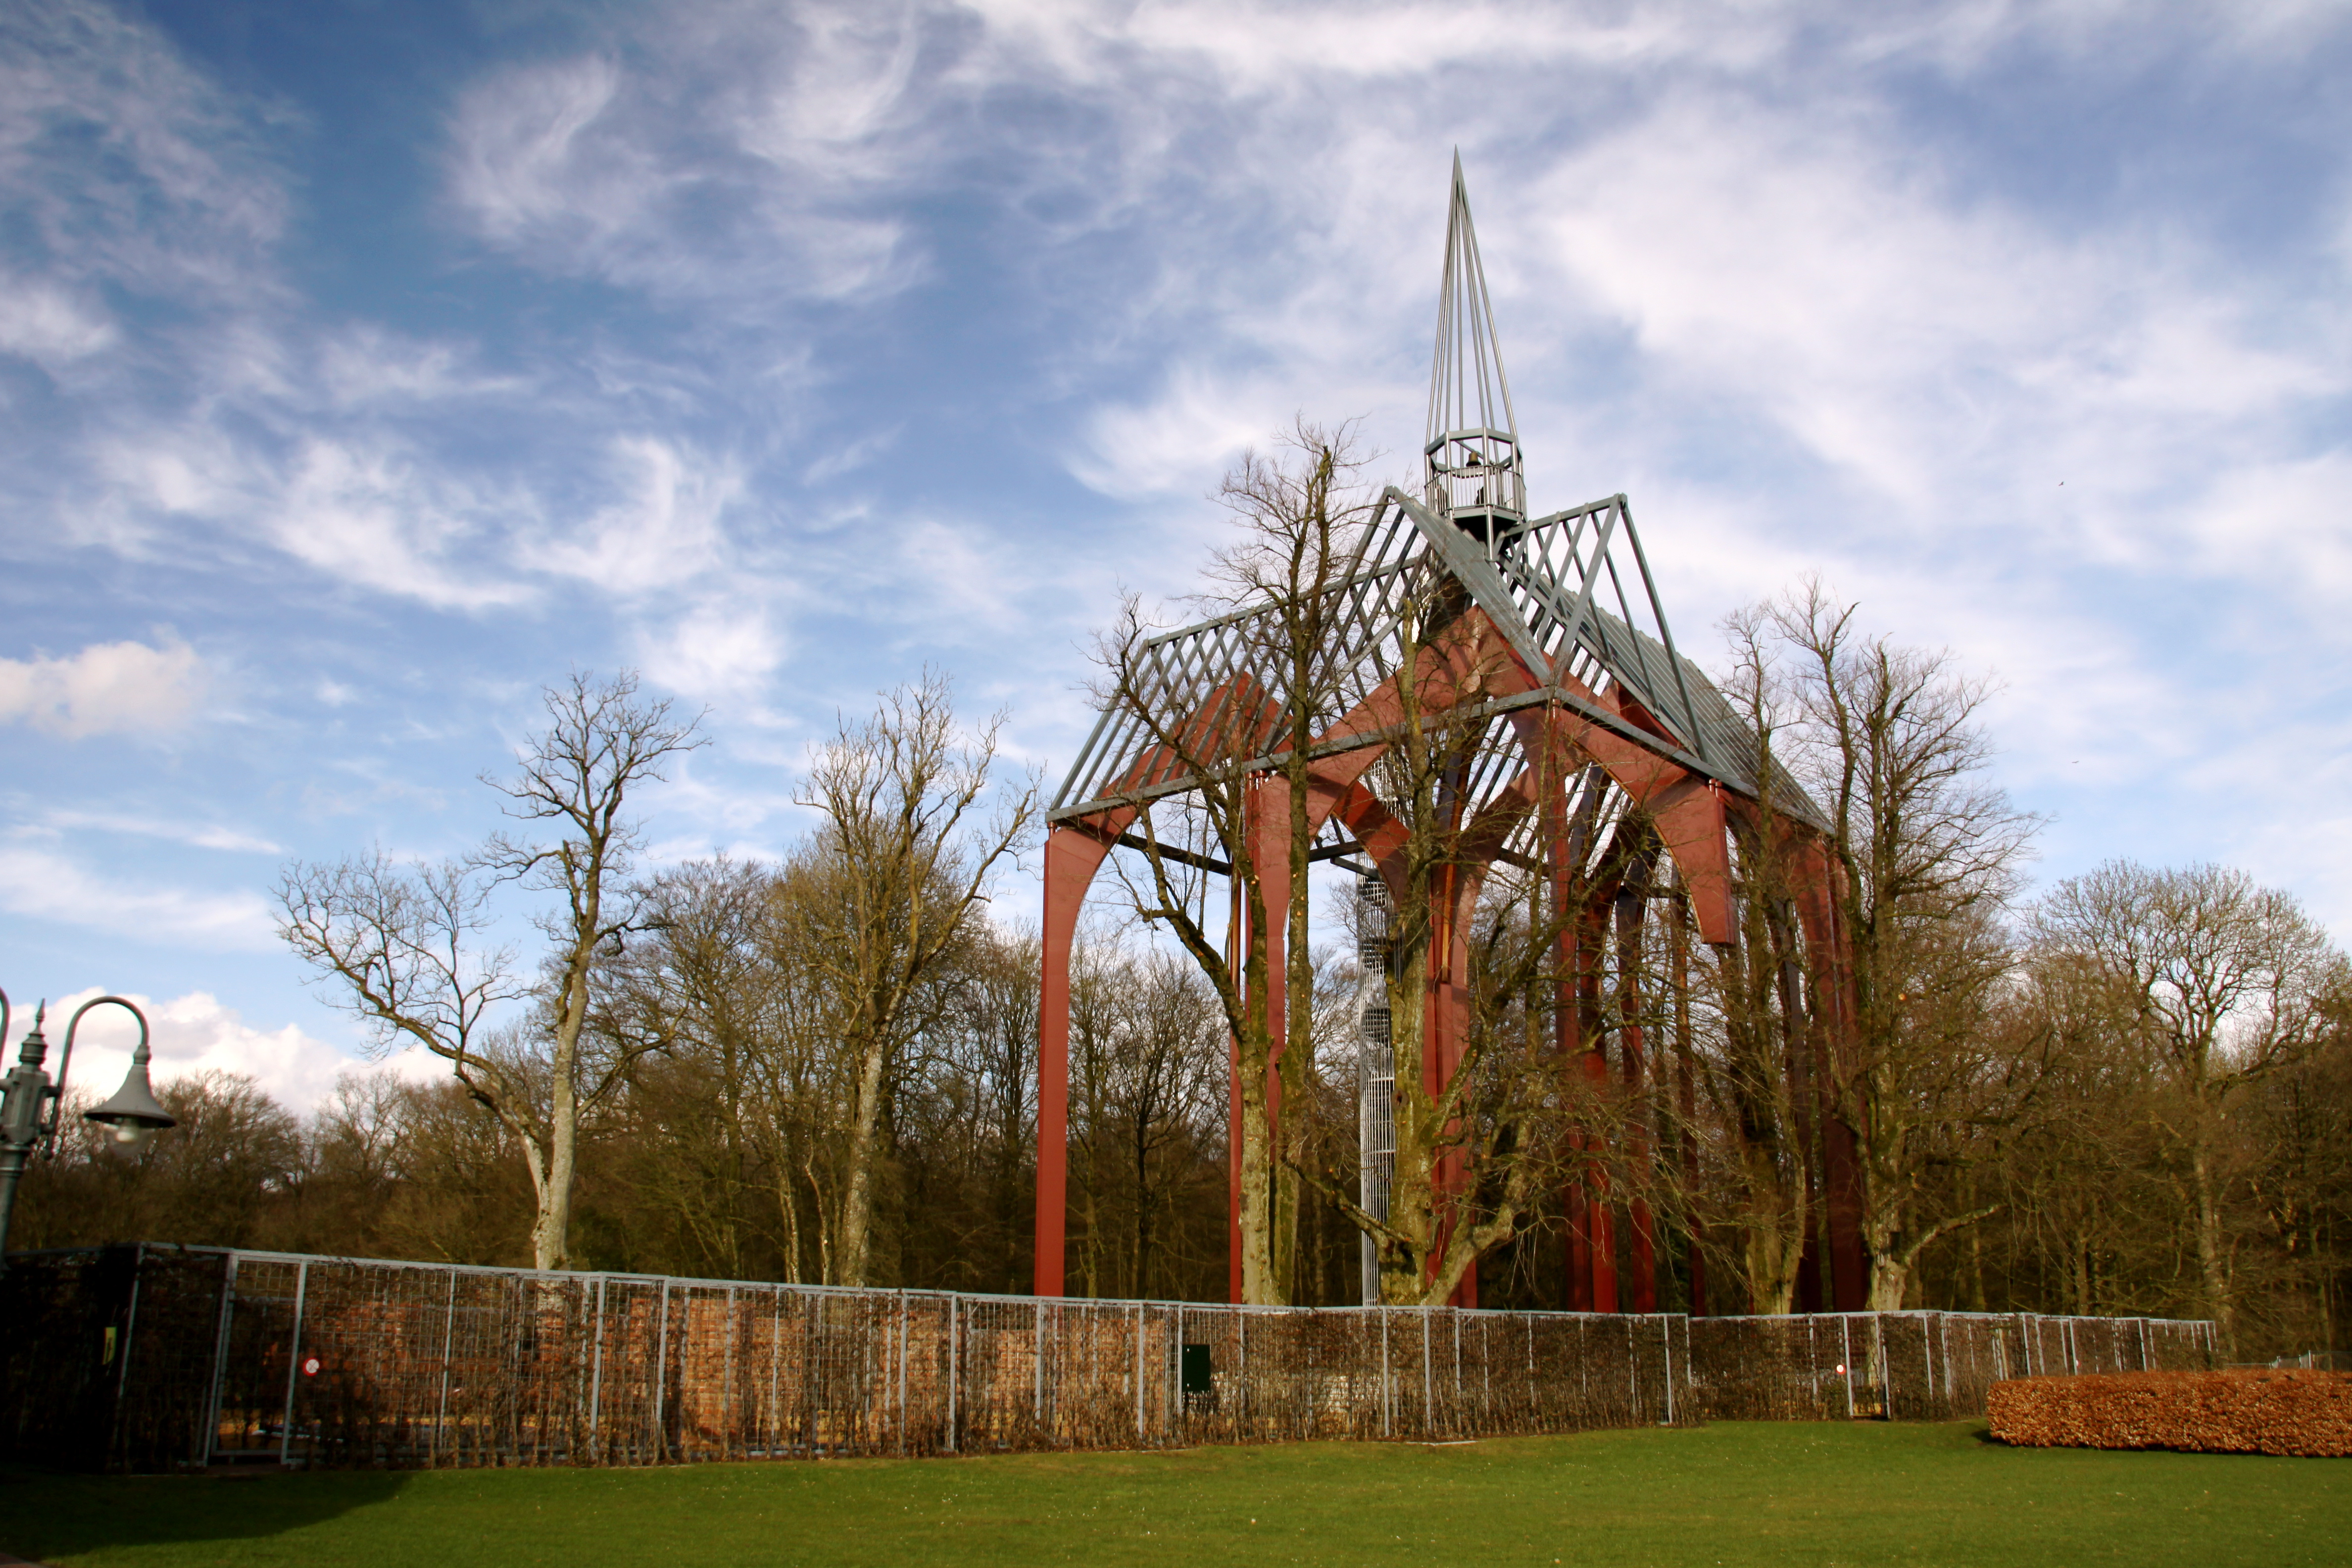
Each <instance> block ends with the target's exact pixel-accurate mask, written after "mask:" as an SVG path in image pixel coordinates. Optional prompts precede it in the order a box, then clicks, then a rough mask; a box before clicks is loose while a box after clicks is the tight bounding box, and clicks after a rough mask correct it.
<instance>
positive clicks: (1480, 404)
mask: <svg viewBox="0 0 2352 1568" xmlns="http://www.w3.org/2000/svg"><path fill="white" fill-rule="evenodd" d="M1422 458H1423V464H1424V466H1425V474H1426V478H1425V481H1424V493H1425V494H1426V496H1427V500H1428V504H1429V509H1430V510H1432V511H1434V512H1436V513H1438V514H1439V515H1440V516H1442V517H1446V518H1450V519H1451V520H1452V521H1453V522H1454V526H1456V527H1457V528H1460V529H1462V530H1463V531H1465V532H1467V533H1470V534H1472V535H1475V537H1477V538H1478V539H1481V540H1484V541H1487V542H1494V541H1495V540H1496V537H1497V536H1498V535H1499V534H1501V533H1504V532H1507V531H1510V530H1512V529H1513V528H1514V527H1516V526H1517V524H1519V523H1521V522H1523V521H1525V520H1526V518H1527V515H1528V487H1527V475H1526V471H1525V469H1524V468H1522V467H1521V465H1520V460H1519V427H1518V421H1517V418H1516V417H1515V416H1514V415H1513V414H1512V411H1511V383H1510V380H1509V378H1508V377H1507V376H1506V375H1505V374H1503V352H1502V349H1501V348H1500V347H1499V346H1498V345H1497V343H1496V338H1495V306H1494V301H1493V300H1491V299H1489V298H1488V296H1487V293H1486V268H1485V267H1484V266H1483V265H1482V264H1481V263H1480V261H1479V259H1478V233H1477V230H1476V229H1475V227H1473V226H1472V225H1471V222H1470V194H1469V189H1468V187H1467V186H1466V185H1465V184H1464V182H1463V178H1462V154H1461V153H1455V154H1454V200H1453V205H1452V208H1451V210H1450V211H1449V212H1448V214H1447V216H1446V220H1445V270H1444V281H1443V283H1442V284H1441V286H1440V289H1439V292H1438V299H1437V346H1436V351H1435V353H1433V355H1432V356H1431V361H1430V372H1429V427H1428V432H1427V438H1426V440H1425V441H1424V443H1423V447H1422Z"/></svg>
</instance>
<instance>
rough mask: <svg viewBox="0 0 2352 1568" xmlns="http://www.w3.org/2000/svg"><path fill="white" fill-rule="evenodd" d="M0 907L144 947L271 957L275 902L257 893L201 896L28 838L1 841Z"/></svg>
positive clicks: (196, 892) (233, 892)
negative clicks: (171, 945)
mask: <svg viewBox="0 0 2352 1568" xmlns="http://www.w3.org/2000/svg"><path fill="white" fill-rule="evenodd" d="M0 909H5V910H8V911H9V912H10V913H12V914H18V915H27V916H32V917H34V918H37V919H39V920H44V921H61V922H63V923H65V924H67V925H70V926H79V927H83V928H86V929H89V930H92V931H106V932H110V933H112V934H114V935H116V936H127V937H133V938H136V939H137V940H139V941H141V942H182V943H186V944H187V945H189V946H191V947H194V948H196V949H199V950H209V951H218V950H225V949H226V950H233V951H243V952H270V951H274V950H275V948H276V946H277V930H276V925H275V922H274V921H273V918H272V916H271V914H270V910H269V904H268V900H266V899H264V898H263V897H262V896H261V895H260V894H259V893H257V892H252V891H200V890H194V889H180V888H172V887H165V886H158V885H156V883H155V882H153V881H152V879H147V878H143V877H142V878H140V879H135V880H133V879H121V878H115V877H109V876H104V875H101V874H99V873H97V872H93V871H91V870H90V869H89V868H87V867H85V866H83V865H81V864H80V863H79V862H78V861H74V860H70V859H68V858H66V857H65V856H63V855H59V854H58V853H56V852H54V851H52V850H48V849H44V848H39V847H34V846H30V845H27V844H25V843H23V842H21V841H18V842H15V843H9V842H5V841H0Z"/></svg>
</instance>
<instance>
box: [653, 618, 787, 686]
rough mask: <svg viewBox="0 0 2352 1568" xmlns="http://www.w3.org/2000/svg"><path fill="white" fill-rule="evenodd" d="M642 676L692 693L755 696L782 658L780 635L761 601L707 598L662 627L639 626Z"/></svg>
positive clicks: (658, 683) (782, 641)
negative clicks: (648, 628) (645, 627)
mask: <svg viewBox="0 0 2352 1568" xmlns="http://www.w3.org/2000/svg"><path fill="white" fill-rule="evenodd" d="M637 648H638V655H637V658H638V663H639V664H640V665H641V666H642V667H643V668H644V670H645V672H646V678H647V679H650V680H652V681H654V682H655V683H656V684H657V685H661V686H666V687H667V688H669V689H671V690H673V691H678V692H683V693H685V694H686V695H688V696H689V697H694V698H724V697H732V698H739V699H740V698H757V697H758V696H759V695H760V694H761V691H762V690H763V689H765V687H766V685H767V680H768V677H769V676H770V675H772V674H773V673H774V672H775V669H776V668H777V667H778V666H779V665H781V664H782V663H783V661H784V640H783V638H782V636H781V635H779V634H778V632H777V631H776V629H775V627H774V626H772V624H771V623H770V621H769V617H768V611H767V608H766V606H765V605H758V604H749V603H740V602H730V601H727V600H721V599H712V600H708V601H705V602H704V603H701V604H699V605H696V606H695V607H694V608H693V609H691V610H689V611H688V612H687V613H686V614H684V615H682V616H679V617H678V618H677V620H676V621H674V622H672V623H671V624H670V626H668V628H667V630H665V631H659V632H656V631H651V630H646V631H641V632H640V633H639V634H638V639H637Z"/></svg>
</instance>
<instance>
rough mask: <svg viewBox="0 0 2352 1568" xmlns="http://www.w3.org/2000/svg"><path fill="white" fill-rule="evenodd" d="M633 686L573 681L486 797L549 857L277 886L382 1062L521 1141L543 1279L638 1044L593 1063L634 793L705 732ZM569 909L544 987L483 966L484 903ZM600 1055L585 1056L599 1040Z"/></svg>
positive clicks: (622, 926) (567, 1236)
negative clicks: (603, 1105)
mask: <svg viewBox="0 0 2352 1568" xmlns="http://www.w3.org/2000/svg"><path fill="white" fill-rule="evenodd" d="M637 684H638V683H637V678H636V676H635V674H633V673H630V672H627V671H624V672H622V673H621V674H619V675H616V676H614V677H613V678H612V679H609V680H600V679H596V678H595V677H593V676H590V675H587V674H584V673H580V672H575V673H574V674H573V675H572V678H571V679H569V680H568V681H567V682H565V683H564V684H563V685H562V686H557V687H551V688H549V689H547V692H546V705H547V714H548V720H549V723H548V727H547V729H546V730H545V731H542V732H541V733H540V734H537V735H534V736H532V737H531V738H530V740H529V741H527V742H525V744H524V746H523V748H522V751H521V752H520V754H519V757H518V761H519V763H520V771H519V772H518V773H516V774H515V775H514V776H513V777H511V778H507V779H498V778H490V777H488V776H486V777H485V779H484V782H485V783H487V784H490V785H491V787H493V788H495V789H497V790H498V791H499V793H501V794H503V795H506V796H507V798H508V800H509V805H508V807H507V810H508V813H509V815H510V816H516V817H519V818H520V819H522V820H523V821H525V822H534V823H548V824H551V825H553V826H554V828H555V837H554V838H553V839H552V841H542V840H540V839H537V838H535V837H514V836H510V835H505V834H500V835H497V836H494V837H491V838H490V839H489V840H488V842H487V843H486V844H485V845H484V847H482V848H481V849H480V850H478V851H477V852H476V853H475V854H474V855H472V856H471V857H468V858H466V859H463V860H457V861H452V862H447V863H445V864H441V865H437V866H414V867H411V866H403V865H399V864H397V863H395V862H394V861H393V860H391V859H390V858H388V857H386V856H384V855H383V854H382V853H381V852H378V853H377V854H375V855H374V856H372V857H370V858H364V859H356V860H346V861H342V862H340V863H337V864H333V865H312V864H296V865H293V866H289V868H287V870H286V872H285V873H284V875H283V876H282V877H281V879H280V880H279V886H278V906H279V910H280V916H281V918H280V921H279V924H278V934H279V935H280V936H282V937H283V938H284V939H285V940H286V942H288V943H289V945H291V946H292V947H293V948H294V950H295V952H298V953H299V954H300V955H301V957H302V958H303V959H304V960H305V961H306V962H307V963H310V965H311V967H312V968H313V969H315V970H316V971H318V973H319V974H320V977H321V978H329V979H331V980H333V981H336V982H339V983H340V990H341V996H340V1001H341V1005H343V1006H344V1007H346V1008H347V1009H348V1010H350V1011H352V1012H353V1013H355V1014H357V1015H358V1016H360V1017H361V1018H362V1019H363V1020H365V1021H366V1022H367V1023H368V1024H369V1025H370V1026H371V1027H372V1029H373V1033H374V1037H375V1042H376V1044H377V1046H378V1048H379V1049H383V1050H389V1049H392V1048H394V1047H398V1046H401V1045H404V1044H408V1043H411V1042H413V1043H415V1044H418V1045H421V1046H423V1047H425V1049H427V1050H429V1051H431V1052H433V1053H434V1054H435V1055H436V1056H438V1057H441V1058H444V1059H445V1060H446V1061H448V1062H449V1063H450V1064H451V1066H452V1068H454V1070H455V1072H456V1075H457V1079H458V1081H460V1082H461V1083H463V1084H464V1085H465V1086H466V1089H467V1092H468V1093H470V1094H471V1095H472V1096H473V1097H474V1098H475V1099H476V1100H478V1101H479V1102H480V1103H481V1104H482V1105H483V1106H484V1107H486V1108H487V1109H488V1110H489V1111H490V1112H491V1114H492V1115H494V1116H496V1117H497V1118H498V1119H499V1121H500V1122H501V1123H502V1124H504V1125H505V1126H506V1127H507V1129H508V1130H509V1131H510V1132H511V1133H512V1134H513V1135H514V1136H515V1138H516V1139H517V1140H518V1141H519V1142H520V1143H521V1145H522V1147H523V1151H524V1155H525V1158H526V1161H527V1163H528V1164H529V1166H530V1179H531V1187H532V1190H533V1192H534V1194H536V1197H537V1214H536V1216H535V1217H534V1219H533V1221H532V1225H531V1258H532V1264H533V1267H535V1268H562V1267H564V1265H565V1263H566V1262H567V1261H568V1259H569V1256H570V1250H571V1226H572V1184H573V1180H574V1177H575V1174H576V1172H577V1168H578V1160H579V1140H580V1123H581V1116H582V1112H583V1108H586V1107H590V1106H593V1105H594V1104H596V1103H598V1102H600V1101H602V1100H604V1099H606V1098H607V1097H609V1096H610V1095H611V1094H612V1092H613V1091H614V1089H615V1087H616V1086H617V1085H618V1084H619V1082H620V1079H621V1075H622V1073H623V1071H624V1069H625V1067H626V1066H627V1062H628V1058H630V1056H631V1055H632V1054H633V1052H634V1051H635V1050H637V1049H641V1048H646V1047H649V1046H650V1045H651V1044H652V1043H653V1042H649V1041H647V1042H637V1043H635V1044H634V1045H630V1046H626V1047H624V1048H622V1049H620V1050H618V1051H604V1052H599V1051H593V1050H591V1051H589V1052H587V1053H585V1054H583V1032H584V1030H585V1028H586V1025H587V1021H588V1016H589V1013H590V1009H591V1006H592V1005H593V976H594V974H595V972H596V965H597V954H598V952H599V950H600V949H602V948H604V946H605V945H606V944H607V943H610V942H614V941H616V940H617V939H619V938H620V937H621V935H622V934H623V933H624V932H625V931H629V930H631V929H632V928H633V927H634V926H635V924H636V923H637V921H638V918H639V906H638V903H637V900H635V898H634V897H633V896H631V895H630V893H629V892H628V890H627V883H626V878H627V876H628V873H629V870H630V868H631V867H632V864H633V861H634V858H635V853H636V850H637V848H638V845H639V833H638V827H637V825H636V823H635V821H634V820H633V819H631V818H629V817H626V816H624V815H623V813H624V811H625V806H626V804H627V800H628V797H629V795H630V794H631V792H632V791H634V790H635V788H636V787H637V786H638V785H640V784H645V783H646V782H648V781H652V780H658V779H660V778H662V777H664V776H665V775H664V773H663V768H664V766H665V764H666V763H667V762H668V761H669V760H670V759H672V758H674V757H676V756H678V755H680V754H682V753H684V752H690V751H692V750H694V749H695V748H696V747H698V746H699V745H701V744H702V743H703V742H702V740H701V738H700V736H699V735H698V732H697V731H698V723H699V721H698V720H685V721H680V720H678V719H677V718H675V717H674V716H673V715H672V713H671V710H670V705H669V704H668V703H667V701H655V702H644V701H640V700H638V697H637ZM509 880H511V881H518V882H520V883H521V884H522V885H523V886H525V887H527V888H530V889H535V890H541V891H548V892H553V893H555V894H557V895H559V897H560V899H561V903H560V905H559V907H557V908H556V909H554V910H550V911H548V912H546V913H545V914H543V915H541V917H540V919H539V922H538V923H539V926H540V929H541V931H542V932H544V933H545V934H546V936H547V937H548V939H549V950H548V952H547V954H546V957H545V963H544V968H543V975H542V981H541V985H540V986H539V987H537V988H526V987H525V986H523V985H521V984H519V983H518V981H517V979H516V977H515V974H514V955H513V952H512V950H511V949H510V948H506V947H498V948H490V949H488V950H485V949H484V948H483V947H482V946H481V942H480V939H481V938H482V937H483V936H484V935H485V934H486V932H487V931H488V927H489V924H490V921H489V917H488V908H487V905H488V896H489V890H490V888H491V887H492V886H493V885H495V884H496V883H498V882H499V881H509ZM534 989H535V994H537V995H538V996H539V998H540V1000H541V1008H540V1009H539V1011H538V1013H537V1015H536V1016H532V1017H530V1018H527V1019H525V1020H523V1021H521V1022H520V1023H519V1024H516V1025H512V1026H508V1027H506V1028H505V1029H503V1030H494V1029H491V1028H489V1027H488V1025H489V1024H490V1023H491V1022H492V1020H493V1018H494V1016H495V1015H496V1013H497V1011H498V1010H499V1007H500V1006H501V1005H502V1004H506V1003H509V1002H512V1001H515V1000H517V999H518V998H520V997H521V996H523V995H525V994H533V990H534ZM592 1044H593V1042H592Z"/></svg>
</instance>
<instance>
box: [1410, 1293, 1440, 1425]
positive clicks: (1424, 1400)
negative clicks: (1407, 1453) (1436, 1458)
mask: <svg viewBox="0 0 2352 1568" xmlns="http://www.w3.org/2000/svg"><path fill="white" fill-rule="evenodd" d="M1414 1310H1416V1311H1418V1312H1419V1313H1420V1314H1421V1435H1422V1436H1424V1437H1429V1436H1435V1435H1436V1432H1437V1420H1436V1418H1437V1391H1436V1389H1435V1387H1434V1386H1433V1384H1431V1382H1430V1374H1429V1314H1430V1312H1431V1311H1432V1310H1433V1309H1431V1308H1428V1307H1419V1308H1415V1309H1414Z"/></svg>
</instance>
